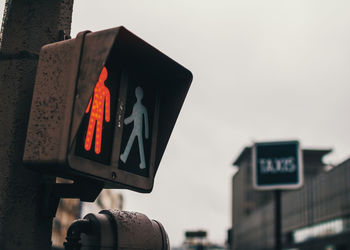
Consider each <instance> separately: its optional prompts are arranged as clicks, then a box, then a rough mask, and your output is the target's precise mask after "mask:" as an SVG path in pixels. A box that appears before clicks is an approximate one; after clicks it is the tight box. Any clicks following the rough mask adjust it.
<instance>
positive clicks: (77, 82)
mask: <svg viewBox="0 0 350 250" xmlns="http://www.w3.org/2000/svg"><path fill="white" fill-rule="evenodd" d="M191 81H192V74H191V72H190V71H188V70H187V69H185V68H184V67H182V66H181V65H179V64H178V63H176V62H175V61H173V60H172V59H170V58H169V57H167V56H166V55H164V54H163V53H161V52H160V51H158V50H157V49H155V48H154V47H152V46H151V45H149V44H148V43H146V42H145V41H143V40H142V39H140V38H139V37H137V36H136V35H134V34H133V33H131V32H130V31H128V30H127V29H125V28H124V27H117V28H113V29H108V30H103V31H98V32H89V31H85V32H81V33H79V34H78V35H77V37H76V38H75V39H69V40H65V41H61V42H57V43H53V44H48V45H46V46H44V47H43V48H42V49H41V51H40V57H39V63H38V68H37V75H36V81H35V87H34V93H33V100H32V107H31V113H30V119H29V124H28V130H27V138H26V144H25V150H24V157H23V160H24V163H25V164H26V166H28V167H30V168H32V169H35V170H39V171H42V172H44V173H48V174H52V175H55V176H60V177H64V178H69V179H73V180H74V179H81V178H83V179H94V180H95V181H96V180H97V181H98V182H101V183H103V185H104V187H105V188H128V189H132V190H135V191H139V192H150V191H151V190H152V188H153V180H154V176H155V174H156V172H157V169H158V166H159V163H160V161H161V158H162V155H163V153H164V150H165V148H166V145H167V143H168V140H169V137H170V134H171V132H172V129H173V127H174V125H175V122H176V119H177V117H178V115H179V112H180V109H181V107H182V104H183V102H184V99H185V97H186V94H187V91H188V89H189V87H190V84H191Z"/></svg>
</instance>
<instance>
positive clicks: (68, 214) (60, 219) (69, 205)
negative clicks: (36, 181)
mask: <svg viewBox="0 0 350 250" xmlns="http://www.w3.org/2000/svg"><path fill="white" fill-rule="evenodd" d="M60 182H64V181H62V180H60ZM103 209H119V210H122V209H123V196H122V194H121V193H119V192H117V191H115V190H111V189H104V190H103V191H102V192H101V193H100V195H99V196H98V197H97V199H96V200H95V202H81V201H80V200H79V199H61V200H60V203H59V206H58V209H57V213H56V217H55V218H54V220H53V226H52V246H53V249H55V250H56V249H57V250H58V249H64V247H63V242H65V240H66V233H67V229H68V227H69V226H70V224H71V223H72V222H73V221H74V220H76V219H78V218H81V217H84V216H85V215H86V214H88V213H98V212H99V211H101V210H103Z"/></svg>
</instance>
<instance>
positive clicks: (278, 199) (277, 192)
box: [275, 190, 282, 250]
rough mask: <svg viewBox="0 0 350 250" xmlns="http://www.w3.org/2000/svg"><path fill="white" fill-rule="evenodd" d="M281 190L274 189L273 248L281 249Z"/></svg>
mask: <svg viewBox="0 0 350 250" xmlns="http://www.w3.org/2000/svg"><path fill="white" fill-rule="evenodd" d="M281 192H282V191H281V190H275V250H282V230H281V229H282V220H281V219H282V218H281Z"/></svg>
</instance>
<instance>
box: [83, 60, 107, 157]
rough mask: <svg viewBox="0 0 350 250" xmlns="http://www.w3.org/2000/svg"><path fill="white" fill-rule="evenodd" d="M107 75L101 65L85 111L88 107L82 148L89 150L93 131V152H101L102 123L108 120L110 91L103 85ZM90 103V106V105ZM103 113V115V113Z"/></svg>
mask: <svg viewBox="0 0 350 250" xmlns="http://www.w3.org/2000/svg"><path fill="white" fill-rule="evenodd" d="M107 77H108V72H107V69H106V67H103V69H102V71H101V74H100V77H99V79H98V82H97V84H96V86H95V88H94V94H93V96H92V97H91V98H90V102H89V105H88V107H87V108H86V110H85V113H86V114H87V113H89V111H90V108H91V111H90V119H89V125H88V129H87V132H86V137H85V145H84V148H85V150H86V151H90V149H91V144H92V140H93V135H94V132H95V131H96V134H95V153H96V154H99V153H100V152H101V142H102V125H103V120H105V121H106V122H109V121H110V93H109V90H108V88H107V87H106V86H105V81H106V79H107ZM91 103H92V107H91ZM103 113H104V115H103Z"/></svg>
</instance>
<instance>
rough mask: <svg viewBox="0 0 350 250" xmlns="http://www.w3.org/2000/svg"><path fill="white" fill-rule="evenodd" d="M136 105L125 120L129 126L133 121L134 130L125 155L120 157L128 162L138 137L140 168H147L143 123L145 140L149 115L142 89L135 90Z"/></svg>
mask: <svg viewBox="0 0 350 250" xmlns="http://www.w3.org/2000/svg"><path fill="white" fill-rule="evenodd" d="M135 96H136V99H137V101H136V103H135V104H134V107H133V108H132V113H131V115H130V116H129V117H127V118H125V119H124V124H125V125H128V124H129V123H131V122H132V121H133V122H134V128H133V129H132V132H131V134H130V137H129V140H128V143H127V144H126V147H125V149H124V153H122V154H121V155H120V160H121V161H122V162H124V163H125V162H126V161H127V159H128V156H129V153H130V150H131V146H132V144H133V143H134V140H135V137H137V140H138V143H139V153H140V160H141V162H140V168H141V169H144V168H146V160H145V151H144V148H143V133H142V132H143V131H142V130H143V126H142V125H143V121H145V138H146V139H148V115H147V109H146V107H145V106H143V105H142V103H141V100H142V98H143V90H142V88H141V87H137V88H136V89H135Z"/></svg>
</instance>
